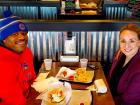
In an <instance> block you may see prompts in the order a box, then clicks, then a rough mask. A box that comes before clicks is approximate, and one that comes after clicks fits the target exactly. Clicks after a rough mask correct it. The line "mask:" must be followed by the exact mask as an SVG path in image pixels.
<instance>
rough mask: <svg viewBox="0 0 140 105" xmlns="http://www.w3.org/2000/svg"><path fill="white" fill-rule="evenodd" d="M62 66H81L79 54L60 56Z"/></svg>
mask: <svg viewBox="0 0 140 105" xmlns="http://www.w3.org/2000/svg"><path fill="white" fill-rule="evenodd" d="M60 62H61V66H79V56H60Z"/></svg>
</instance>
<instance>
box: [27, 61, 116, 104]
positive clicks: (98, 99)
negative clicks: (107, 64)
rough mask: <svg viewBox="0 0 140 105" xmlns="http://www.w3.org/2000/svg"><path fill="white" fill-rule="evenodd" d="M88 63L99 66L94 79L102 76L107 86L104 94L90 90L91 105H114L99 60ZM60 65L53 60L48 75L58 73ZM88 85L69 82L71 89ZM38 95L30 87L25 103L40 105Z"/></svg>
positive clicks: (83, 87)
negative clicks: (91, 95)
mask: <svg viewBox="0 0 140 105" xmlns="http://www.w3.org/2000/svg"><path fill="white" fill-rule="evenodd" d="M89 63H91V64H94V65H96V66H98V67H99V69H97V70H95V79H101V78H102V79H103V80H104V82H105V84H106V86H107V89H108V91H107V93H105V94H98V93H96V92H92V94H93V105H115V104H114V101H113V98H112V95H111V92H110V89H109V87H108V84H107V81H106V78H105V75H104V72H103V69H102V67H101V64H100V62H89ZM60 67H61V64H60V62H53V64H52V70H51V71H50V74H49V76H55V75H56V74H57V73H58V71H59V69H60ZM71 68H78V67H71ZM88 69H90V68H88ZM92 84H93V83H92ZM90 85H91V84H77V83H71V86H72V88H73V89H85V88H86V87H87V86H90ZM38 95H39V93H37V92H36V91H35V90H34V89H33V88H32V89H31V92H30V94H29V96H28V98H27V105H40V103H41V100H36V97H37V96H38Z"/></svg>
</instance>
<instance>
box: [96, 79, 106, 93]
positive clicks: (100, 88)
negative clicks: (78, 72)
mask: <svg viewBox="0 0 140 105" xmlns="http://www.w3.org/2000/svg"><path fill="white" fill-rule="evenodd" d="M94 84H95V86H96V88H97V93H106V92H107V87H106V85H105V83H104V81H103V79H97V80H95V81H94Z"/></svg>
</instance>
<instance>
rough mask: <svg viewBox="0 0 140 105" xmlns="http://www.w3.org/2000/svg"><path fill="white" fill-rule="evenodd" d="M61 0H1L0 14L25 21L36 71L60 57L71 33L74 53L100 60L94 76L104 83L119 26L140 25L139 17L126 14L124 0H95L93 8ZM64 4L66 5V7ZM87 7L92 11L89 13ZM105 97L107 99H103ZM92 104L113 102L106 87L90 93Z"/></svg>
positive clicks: (90, 59)
mask: <svg viewBox="0 0 140 105" xmlns="http://www.w3.org/2000/svg"><path fill="white" fill-rule="evenodd" d="M88 1H89V2H90V0H88ZM78 2H79V6H83V5H84V3H85V1H84V0H81V1H79V0H78ZM63 3H64V2H63V1H58V0H56V1H54V0H28V1H27V0H16V1H15V0H4V1H0V18H2V12H3V11H4V10H7V9H9V10H10V11H11V12H12V13H13V14H15V15H17V16H20V17H21V18H22V19H23V21H24V22H25V23H27V26H28V29H29V32H28V37H29V39H28V40H29V41H28V47H29V48H30V49H31V51H32V53H33V55H34V65H35V69H36V73H38V72H39V71H38V70H39V68H40V66H41V64H42V62H43V60H44V59H46V58H51V59H52V60H53V62H59V61H60V56H61V55H65V52H64V47H65V46H64V43H65V38H66V37H69V36H70V37H74V40H75V41H74V42H75V50H76V52H75V53H74V55H76V56H79V58H87V59H88V61H89V62H98V63H100V64H99V65H98V63H97V66H99V68H100V69H101V70H102V72H101V74H102V75H100V76H98V75H97V78H103V79H104V81H105V83H106V85H107V82H106V78H105V77H106V75H107V74H108V71H109V69H110V65H111V63H112V58H113V56H114V53H115V52H116V50H117V49H118V48H119V30H120V28H121V27H122V26H124V25H126V24H128V23H134V24H137V25H138V26H140V21H139V20H138V19H132V18H131V19H130V18H128V17H127V11H128V10H127V9H128V7H127V6H128V5H127V4H128V1H127V0H124V1H123V2H120V1H119V0H118V1H117V0H96V3H97V5H96V8H92V7H91V8H87V7H83V8H82V9H81V7H77V8H76V9H75V8H73V7H72V6H70V7H69V6H67V5H63ZM65 3H68V2H65ZM70 3H73V2H70ZM80 3H81V4H82V5H80ZM86 5H88V2H86ZM89 5H90V4H89ZM63 6H64V7H67V8H66V10H65V11H63V9H64V8H63ZM84 6H85V5H84ZM70 10H72V11H70ZM86 11H87V13H86ZM89 11H90V12H91V13H89V14H88V12H89ZM64 12H65V13H64ZM54 65H57V64H54ZM95 65H96V63H95ZM96 72H100V71H98V70H97V71H96ZM104 74H105V75H104ZM102 76H103V77H102ZM107 87H108V85H107ZM37 95H38V94H37V93H34V94H33V95H31V99H29V100H28V103H29V104H30V105H31V103H30V101H33V100H34V99H35V97H36V96H37ZM107 98H108V99H107ZM106 99H107V101H108V102H105V100H106ZM101 100H102V102H101ZM103 101H104V102H103ZM98 102H100V103H98ZM33 103H34V104H32V105H35V104H36V105H38V104H39V103H40V101H37V102H35V101H34V102H33ZM93 105H114V102H113V99H112V96H111V93H110V90H109V88H108V92H107V93H105V94H97V93H93Z"/></svg>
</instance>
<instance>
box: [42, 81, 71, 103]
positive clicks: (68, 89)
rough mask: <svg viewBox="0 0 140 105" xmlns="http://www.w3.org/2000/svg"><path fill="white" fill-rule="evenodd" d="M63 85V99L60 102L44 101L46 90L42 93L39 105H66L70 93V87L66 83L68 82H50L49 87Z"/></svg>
mask: <svg viewBox="0 0 140 105" xmlns="http://www.w3.org/2000/svg"><path fill="white" fill-rule="evenodd" d="M62 86H64V88H65V95H66V97H65V99H64V100H63V101H61V102H60V103H49V102H47V101H46V99H47V92H46V93H45V94H44V95H43V96H44V97H43V99H42V103H41V105H66V104H67V103H68V102H69V100H70V98H71V95H72V89H71V85H70V84H69V83H68V82H54V83H52V84H50V86H49V87H50V88H51V87H62Z"/></svg>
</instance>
